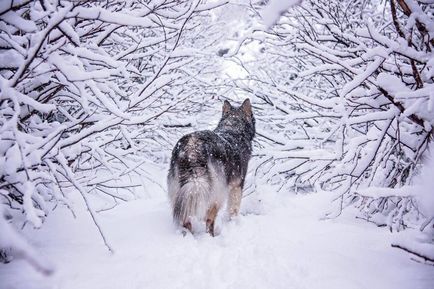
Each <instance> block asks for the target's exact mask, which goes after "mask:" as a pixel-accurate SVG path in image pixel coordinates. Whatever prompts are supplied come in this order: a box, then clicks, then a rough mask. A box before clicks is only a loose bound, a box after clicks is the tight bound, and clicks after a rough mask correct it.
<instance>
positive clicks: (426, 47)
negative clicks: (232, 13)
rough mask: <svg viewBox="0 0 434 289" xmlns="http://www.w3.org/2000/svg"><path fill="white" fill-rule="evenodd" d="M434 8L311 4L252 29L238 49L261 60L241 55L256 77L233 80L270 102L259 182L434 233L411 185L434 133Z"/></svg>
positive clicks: (394, 225) (261, 104) (262, 104)
mask: <svg viewBox="0 0 434 289" xmlns="http://www.w3.org/2000/svg"><path fill="white" fill-rule="evenodd" d="M262 7H263V3H262V2H259V1H258V4H256V6H253V8H254V9H255V11H254V12H253V13H252V15H258V14H260V12H257V11H260V10H261V9H262ZM433 10H434V7H433V5H432V4H429V3H427V2H426V1H414V0H409V1H407V0H403V1H395V0H390V1H386V2H382V1H303V2H302V4H301V5H300V6H298V7H296V8H294V9H290V10H289V11H288V12H286V13H285V14H284V15H283V16H282V17H281V18H280V20H279V22H278V23H277V24H276V25H275V26H274V27H273V28H272V29H271V30H267V29H265V28H264V27H263V26H262V27H261V26H260V25H255V26H253V27H251V29H250V30H249V31H248V33H247V34H246V35H245V36H243V37H242V38H241V41H239V43H238V44H237V46H236V49H235V52H234V54H236V53H238V54H243V53H244V54H245V53H248V51H250V53H252V51H254V53H255V55H256V59H257V60H256V61H242V59H241V60H240V65H241V66H242V67H243V69H245V70H246V71H247V72H248V77H246V78H240V79H238V80H235V81H234V82H233V83H231V84H230V85H232V86H234V87H235V88H236V89H238V90H240V91H245V92H248V93H251V94H254V95H255V96H256V97H257V100H258V102H257V106H258V108H260V109H258V110H257V111H258V112H259V113H258V115H259V118H260V121H259V122H258V123H259V124H260V123H262V124H263V126H262V128H260V129H259V136H261V134H262V137H261V138H260V142H261V146H260V148H261V149H260V152H259V153H258V155H259V157H260V158H261V161H258V168H257V169H256V174H257V176H260V177H263V178H264V179H265V180H267V181H268V182H274V183H277V184H280V186H281V189H284V190H296V191H300V190H302V191H311V190H316V191H322V190H328V191H332V192H334V194H336V196H335V199H336V201H337V203H338V204H339V208H338V210H337V211H336V215H339V214H340V213H341V211H342V209H343V208H344V207H346V206H349V205H353V206H356V207H358V208H359V209H360V211H361V212H362V214H361V217H362V218H364V219H367V220H369V221H372V222H375V223H376V224H378V225H379V226H383V225H387V226H388V227H389V228H390V229H395V230H400V229H403V228H405V227H406V226H407V225H408V224H411V223H415V222H416V223H418V224H424V223H425V225H424V226H426V222H427V220H426V218H427V214H424V213H423V212H420V211H419V209H418V206H417V204H416V199H415V198H417V194H418V193H417V190H411V189H409V187H408V186H411V185H412V178H413V177H414V176H415V175H416V174H417V172H418V170H419V168H420V164H421V160H422V156H423V155H424V152H425V151H426V149H427V147H428V144H429V142H430V139H431V137H432V133H433V129H432V125H433V124H434V113H433V112H432V109H433V108H432V91H434V89H433V88H434V86H433V80H434V78H433V73H432V71H433V66H432V63H433V58H432V49H433V44H434V40H433V39H432V35H433V31H431V29H432V27H433V23H434V18H433V17H432V15H433ZM276 148H277V149H276ZM428 221H429V222H432V219H431V221H430V219H429V218H428Z"/></svg>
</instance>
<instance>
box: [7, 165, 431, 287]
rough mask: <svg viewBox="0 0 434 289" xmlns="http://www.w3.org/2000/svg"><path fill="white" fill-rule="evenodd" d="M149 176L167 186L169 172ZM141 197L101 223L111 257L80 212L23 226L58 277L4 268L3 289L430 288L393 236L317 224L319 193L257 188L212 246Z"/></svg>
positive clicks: (159, 197) (424, 271)
mask: <svg viewBox="0 0 434 289" xmlns="http://www.w3.org/2000/svg"><path fill="white" fill-rule="evenodd" d="M153 172H154V178H155V180H159V182H161V183H164V180H165V171H164V170H162V171H157V170H155V169H154V171H153ZM147 189H148V190H149V191H153V194H152V196H149V197H148V198H143V199H140V200H136V201H131V202H127V203H124V204H122V205H119V206H117V207H115V208H114V209H112V210H108V211H105V212H102V213H100V214H99V219H100V222H101V226H102V228H103V230H104V231H105V233H106V235H107V237H108V239H109V240H110V242H111V244H112V246H113V248H114V251H115V253H114V254H111V253H109V252H108V251H107V250H106V248H105V247H104V246H103V244H102V242H101V239H100V237H99V235H98V232H97V230H96V228H95V226H94V225H93V224H92V222H91V220H90V218H89V217H88V215H87V212H86V211H85V210H84V209H82V210H79V209H77V210H76V214H77V219H73V218H72V217H71V214H70V212H68V211H67V210H66V209H61V208H58V209H57V210H55V211H54V212H52V216H51V217H50V218H48V219H47V221H46V223H45V224H44V226H43V227H42V228H41V229H40V230H35V231H34V230H33V229H30V228H28V227H26V230H25V234H26V235H27V237H28V239H30V240H32V245H33V246H34V247H35V248H36V249H37V250H38V251H39V253H40V254H41V255H42V256H44V258H48V259H49V260H51V261H52V262H54V264H55V268H56V271H55V274H53V275H52V276H50V277H45V276H42V275H41V274H39V273H37V272H35V271H34V269H33V268H32V267H30V266H29V265H28V264H27V263H26V262H24V261H23V260H15V261H13V262H12V263H10V264H6V265H5V264H0V280H2V282H1V283H0V288H1V289H6V288H8V289H10V288H28V289H37V288H38V289H39V288H62V289H68V288H74V289H75V288H80V289H86V288H92V289H98V288H104V289H109V288H116V289H118V288H191V289H194V288H285V289H286V288H309V289H315V288H321V289H326V288H331V289H335V288H352V289H359V288H360V289H362V288H371V289H375V288H378V289H386V288H394V289H398V288H411V289H428V288H432V284H433V282H434V268H433V267H432V266H427V265H423V264H420V263H418V262H414V261H412V260H410V258H409V255H407V254H406V253H405V252H403V251H401V250H397V249H394V248H391V247H390V244H391V242H392V241H393V240H394V238H395V236H396V233H395V234H392V233H390V232H389V231H387V230H381V229H378V228H377V227H375V226H373V225H371V224H369V223H366V222H365V221H362V220H360V221H359V222H356V221H355V220H354V219H353V218H350V216H349V215H348V216H344V217H341V218H339V219H330V220H321V219H322V217H323V216H324V213H325V212H324V211H323V209H322V208H325V207H328V204H329V197H330V196H328V195H327V194H326V193H325V192H322V193H321V194H309V195H294V194H288V193H285V194H283V193H282V194H278V193H276V192H274V191H275V188H273V187H271V186H269V185H260V186H258V187H257V191H256V193H255V194H252V195H249V196H248V197H246V198H244V199H243V202H242V215H241V216H239V217H238V218H236V219H235V220H232V221H230V222H223V220H222V219H220V220H219V221H218V224H217V231H218V232H219V235H218V236H216V237H215V238H212V237H210V236H209V235H206V234H198V235H196V236H192V235H187V236H186V237H183V236H182V234H181V233H180V231H179V230H177V229H176V228H175V227H174V225H173V224H172V221H171V216H170V209H169V204H168V200H167V197H166V193H165V192H164V190H163V189H161V187H160V186H158V185H156V184H155V185H153V186H151V187H148V188H147ZM73 199H74V201H75V202H76V204H75V206H76V207H77V208H78V207H80V206H79V204H80V202H81V201H80V199H79V197H78V196H77V198H73Z"/></svg>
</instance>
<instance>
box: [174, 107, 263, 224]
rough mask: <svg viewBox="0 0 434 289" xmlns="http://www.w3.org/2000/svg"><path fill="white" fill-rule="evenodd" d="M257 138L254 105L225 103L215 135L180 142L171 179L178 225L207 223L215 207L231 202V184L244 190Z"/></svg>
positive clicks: (199, 134)
mask: <svg viewBox="0 0 434 289" xmlns="http://www.w3.org/2000/svg"><path fill="white" fill-rule="evenodd" d="M254 135H255V120H254V118H253V114H252V111H251V106H250V101H248V100H246V101H244V103H243V105H242V106H240V107H238V108H234V107H232V106H231V105H230V104H229V102H227V101H225V104H224V106H223V114H222V118H221V120H220V122H219V124H218V126H217V128H216V129H215V130H214V131H209V130H204V131H196V132H193V133H190V134H187V135H185V136H183V137H182V138H181V139H180V140H179V141H178V143H177V144H176V145H175V147H174V149H173V152H172V158H171V162H170V169H169V174H168V178H167V180H168V192H169V198H170V201H171V205H172V210H173V211H172V214H173V220H174V222H175V223H176V224H179V225H185V224H186V222H190V220H191V218H198V219H199V220H204V218H205V216H206V212H207V210H208V209H209V208H210V207H211V206H213V205H216V206H217V208H221V207H222V206H223V204H224V202H225V201H226V200H227V199H228V194H229V184H231V183H238V184H239V186H240V187H241V189H242V188H243V185H244V180H245V176H246V173H247V165H248V162H249V159H250V157H251V153H252V140H253V137H254Z"/></svg>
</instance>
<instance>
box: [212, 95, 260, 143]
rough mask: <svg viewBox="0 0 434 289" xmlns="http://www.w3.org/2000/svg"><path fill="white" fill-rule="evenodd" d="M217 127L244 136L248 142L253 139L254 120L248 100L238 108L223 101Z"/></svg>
mask: <svg viewBox="0 0 434 289" xmlns="http://www.w3.org/2000/svg"><path fill="white" fill-rule="evenodd" d="M219 127H220V128H224V129H226V130H233V131H236V132H238V133H243V134H246V135H247V136H248V137H249V139H250V140H251V139H253V137H254V135H255V118H254V116H253V110H252V104H251V103H250V99H248V98H247V99H246V100H244V102H243V104H242V105H241V106H239V107H234V106H232V105H231V104H230V102H229V101H227V100H225V102H224V104H223V113H222V118H221V120H220V123H219Z"/></svg>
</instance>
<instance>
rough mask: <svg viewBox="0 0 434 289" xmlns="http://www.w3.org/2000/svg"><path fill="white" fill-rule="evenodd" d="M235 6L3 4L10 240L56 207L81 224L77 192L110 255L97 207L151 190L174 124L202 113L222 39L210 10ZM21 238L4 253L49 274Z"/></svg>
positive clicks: (0, 184) (3, 155)
mask: <svg viewBox="0 0 434 289" xmlns="http://www.w3.org/2000/svg"><path fill="white" fill-rule="evenodd" d="M226 3H227V1H212V2H210V3H206V2H205V1H170V0H165V1H152V0H150V1H130V0H128V1H117V0H115V1H79V0H78V1H66V0H61V1H48V0H47V1H26V0H24V1H11V0H8V1H3V2H2V4H1V5H0V23H1V25H2V29H1V31H0V45H1V46H0V47H1V50H0V58H1V59H2V61H1V67H0V140H1V146H0V206H1V209H0V210H1V211H0V214H1V216H0V219H1V220H0V227H1V228H2V231H3V230H8V231H10V232H14V231H13V227H12V225H18V223H19V222H20V221H19V219H20V216H21V215H22V214H23V215H24V217H25V218H24V219H25V223H30V224H31V225H33V226H35V227H40V226H41V225H42V224H43V221H44V219H45V217H46V215H47V214H48V213H49V211H50V210H51V209H52V208H53V207H55V206H57V205H65V206H67V207H69V208H70V209H71V212H72V214H74V208H73V206H72V204H71V203H70V201H69V199H70V197H69V196H70V194H74V193H75V192H78V193H79V194H80V196H81V198H82V200H83V202H84V204H85V205H86V207H87V209H88V212H89V214H90V217H91V218H92V220H93V221H94V223H95V225H96V227H97V228H98V230H99V232H100V234H101V237H102V238H103V240H104V243H105V245H106V246H107V248H108V249H109V250H112V248H111V246H110V245H109V242H108V240H107V239H106V237H105V236H104V233H103V229H102V227H101V225H100V224H99V222H98V217H97V211H98V210H104V209H107V206H106V205H105V207H103V206H101V205H100V204H98V203H97V202H93V201H92V199H94V196H97V197H98V198H103V199H106V200H107V202H111V204H112V205H110V206H109V207H108V208H110V207H112V206H114V205H116V204H117V203H118V202H123V201H127V200H129V199H132V198H135V197H136V194H137V193H138V192H139V191H140V188H141V187H142V186H143V185H144V183H146V179H147V181H153V180H152V178H150V177H149V175H148V172H146V171H144V170H143V169H142V167H141V165H142V164H143V163H145V162H152V161H155V160H158V159H159V158H161V157H159V156H158V155H157V154H156V153H155V151H156V150H161V146H162V145H167V144H166V143H164V142H165V141H166V139H167V137H166V134H167V132H168V129H169V128H170V129H171V130H172V131H173V130H176V129H177V128H178V127H182V126H183V124H182V123H180V122H176V121H170V119H172V118H173V117H171V116H170V114H171V113H175V112H176V113H177V114H178V115H179V117H182V116H183V115H184V116H185V115H186V114H188V113H189V111H191V110H193V109H197V108H196V104H197V99H198V98H200V97H201V94H202V91H203V86H204V81H205V78H206V75H207V74H208V73H209V72H211V71H214V70H215V65H216V64H213V63H212V61H210V60H209V59H207V56H209V53H211V52H210V51H211V50H212V49H211V48H212V46H213V45H214V43H215V42H217V41H218V39H219V37H221V34H219V33H218V30H216V29H215V28H214V25H215V22H214V21H212V15H211V13H210V12H209V11H210V10H213V9H215V8H218V7H220V6H222V5H225V4H226ZM205 29H208V31H209V33H208V34H207V35H206V36H204V35H200V32H201V31H203V30H205ZM213 53H215V52H213ZM213 65H214V67H213ZM157 119H158V122H157V121H156V120H157ZM162 128H165V129H162ZM144 179H145V180H144ZM3 216H4V217H5V219H3ZM5 220H6V221H5ZM11 234H12V233H11ZM14 236H15V237H14V238H13V236H12V235H11V236H9V237H6V239H5V237H3V238H0V248H4V247H12V249H13V251H12V252H14V251H15V252H21V255H22V256H23V257H24V258H26V259H27V260H29V261H30V262H31V263H32V264H35V266H36V267H39V268H42V269H43V271H44V272H49V271H50V270H49V269H48V268H47V267H46V266H45V265H44V264H43V263H38V258H36V257H35V254H34V253H32V252H31V250H30V249H29V248H28V247H27V246H26V245H25V243H23V241H22V240H21V241H20V239H19V237H18V235H16V234H15V233H14ZM8 238H9V239H8Z"/></svg>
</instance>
